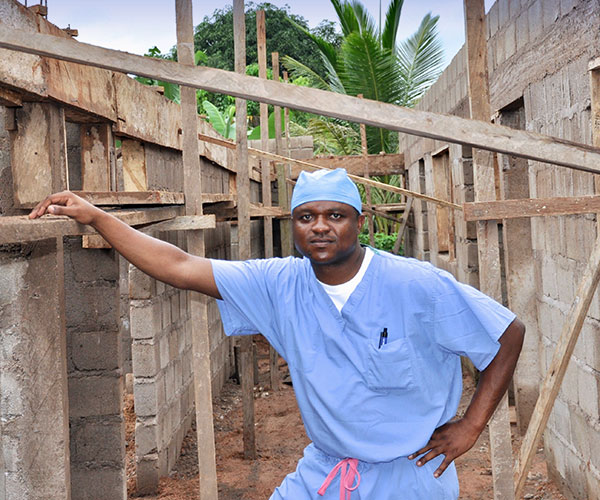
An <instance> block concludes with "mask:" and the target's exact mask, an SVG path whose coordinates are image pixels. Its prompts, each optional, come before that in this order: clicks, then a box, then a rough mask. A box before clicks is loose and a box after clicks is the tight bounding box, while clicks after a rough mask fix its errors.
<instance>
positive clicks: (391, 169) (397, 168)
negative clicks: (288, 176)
mask: <svg viewBox="0 0 600 500" xmlns="http://www.w3.org/2000/svg"><path fill="white" fill-rule="evenodd" d="M366 161H367V163H368V166H369V174H370V175H400V174H403V173H404V154H402V153H399V154H376V155H368V156H367V160H366ZM310 162H311V163H312V164H314V165H319V166H321V167H325V168H330V169H334V168H345V169H346V171H347V172H348V173H349V174H354V175H360V176H362V175H363V169H364V165H365V158H364V156H356V155H350V156H315V157H314V158H312V159H311V160H310ZM301 171H302V169H301V168H298V167H296V168H294V169H292V178H293V179H297V178H298V175H300V172H301Z"/></svg>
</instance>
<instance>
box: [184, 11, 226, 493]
mask: <svg viewBox="0 0 600 500" xmlns="http://www.w3.org/2000/svg"><path fill="white" fill-rule="evenodd" d="M175 11H176V20H177V58H178V60H179V65H178V66H179V67H183V66H184V65H188V66H193V65H194V26H193V23H192V19H193V16H192V0H175ZM196 106H197V105H196V91H195V89H193V88H191V87H182V88H181V124H182V126H181V129H182V132H183V136H182V155H183V185H184V193H185V215H186V216H188V217H190V216H191V217H195V216H202V215H203V214H202V196H201V195H202V176H201V175H200V157H199V149H198V114H197V111H196V109H197V108H196ZM186 236H187V250H188V252H190V253H191V254H193V255H198V256H200V257H204V256H205V242H204V234H203V232H202V231H196V230H190V231H188V232H187V233H186ZM188 294H189V295H188V298H189V303H190V323H191V325H192V351H193V361H192V366H193V370H194V400H195V409H196V433H197V435H198V481H199V485H198V486H199V495H200V498H201V499H202V500H217V498H218V496H219V494H218V488H217V466H216V456H215V436H214V428H213V407H212V388H211V363H210V338H209V332H208V307H207V300H208V299H207V297H206V296H205V295H203V294H200V293H198V292H192V291H189V292H188Z"/></svg>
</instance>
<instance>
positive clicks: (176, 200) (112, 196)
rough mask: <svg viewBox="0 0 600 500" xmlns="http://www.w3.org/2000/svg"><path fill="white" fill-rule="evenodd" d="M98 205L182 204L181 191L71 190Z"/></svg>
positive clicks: (183, 200)
mask: <svg viewBox="0 0 600 500" xmlns="http://www.w3.org/2000/svg"><path fill="white" fill-rule="evenodd" d="M73 192H74V193H75V194H76V195H77V196H81V197H82V198H84V199H85V200H87V201H89V202H90V203H93V204H94V205H98V206H120V205H183V204H184V203H185V197H184V195H183V193H174V192H170V191H73Z"/></svg>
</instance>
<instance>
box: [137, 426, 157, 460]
mask: <svg viewBox="0 0 600 500" xmlns="http://www.w3.org/2000/svg"><path fill="white" fill-rule="evenodd" d="M158 436H159V432H158V426H157V424H156V419H155V418H151V419H143V420H140V419H138V420H137V422H136V423H135V453H136V456H138V457H143V456H145V455H151V454H154V453H157V452H158V446H159V443H158Z"/></svg>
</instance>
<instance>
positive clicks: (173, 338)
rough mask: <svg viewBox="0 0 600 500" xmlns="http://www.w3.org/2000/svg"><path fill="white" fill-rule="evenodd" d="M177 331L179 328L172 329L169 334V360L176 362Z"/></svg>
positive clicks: (177, 354)
mask: <svg viewBox="0 0 600 500" xmlns="http://www.w3.org/2000/svg"><path fill="white" fill-rule="evenodd" d="M179 331H180V328H174V329H172V330H171V331H170V332H169V334H168V337H169V359H170V360H171V361H174V360H176V359H177V358H178V357H179Z"/></svg>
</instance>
